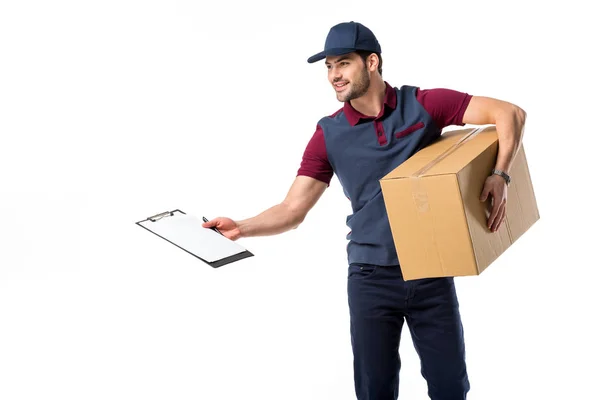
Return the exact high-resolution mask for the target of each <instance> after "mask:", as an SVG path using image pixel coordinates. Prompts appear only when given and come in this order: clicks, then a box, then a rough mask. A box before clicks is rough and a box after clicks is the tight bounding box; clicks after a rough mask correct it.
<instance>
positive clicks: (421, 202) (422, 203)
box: [410, 126, 488, 212]
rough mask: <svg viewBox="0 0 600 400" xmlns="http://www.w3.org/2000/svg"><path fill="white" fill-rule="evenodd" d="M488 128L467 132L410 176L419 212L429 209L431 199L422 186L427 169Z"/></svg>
mask: <svg viewBox="0 0 600 400" xmlns="http://www.w3.org/2000/svg"><path fill="white" fill-rule="evenodd" d="M486 128H488V126H483V127H480V128H475V129H473V130H472V131H470V132H467V133H465V134H464V135H463V136H462V137H461V138H460V139H459V140H458V142H456V143H454V144H453V145H452V146H450V147H449V148H448V149H446V151H444V152H442V154H440V155H439V156H437V157H436V158H434V159H433V160H431V161H430V162H429V163H427V164H426V165H425V166H423V167H422V168H421V169H419V170H417V171H415V172H414V173H413V174H412V175H411V176H410V181H411V186H412V193H413V200H414V202H415V205H416V206H417V210H418V211H419V212H427V211H429V199H428V197H427V191H426V190H425V189H423V187H422V186H421V182H420V179H419V178H420V177H421V176H423V174H425V173H426V172H427V171H429V170H430V169H431V168H432V167H433V166H435V165H436V164H438V163H439V162H440V161H442V160H443V159H444V158H446V157H448V156H449V155H450V154H452V153H453V152H454V151H456V149H458V148H459V147H460V146H461V145H462V144H463V143H465V142H467V141H468V140H469V139H472V138H474V137H475V136H476V135H477V134H478V133H480V132H481V131H483V130H485V129H486Z"/></svg>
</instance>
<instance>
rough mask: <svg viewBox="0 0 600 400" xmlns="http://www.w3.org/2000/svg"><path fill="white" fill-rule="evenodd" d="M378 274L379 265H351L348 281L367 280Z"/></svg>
mask: <svg viewBox="0 0 600 400" xmlns="http://www.w3.org/2000/svg"><path fill="white" fill-rule="evenodd" d="M375 272H377V265H373V264H359V263H355V264H350V266H349V267H348V279H367V278H369V277H371V276H373V275H375Z"/></svg>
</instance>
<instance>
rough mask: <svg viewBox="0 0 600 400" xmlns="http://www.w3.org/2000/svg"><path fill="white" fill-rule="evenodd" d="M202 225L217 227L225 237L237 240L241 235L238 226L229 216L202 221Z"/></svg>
mask: <svg viewBox="0 0 600 400" xmlns="http://www.w3.org/2000/svg"><path fill="white" fill-rule="evenodd" d="M202 226H203V227H204V228H217V229H218V230H219V232H221V233H222V234H223V236H225V237H226V238H227V239H231V240H237V239H239V238H240V237H242V233H241V231H240V227H239V226H238V224H236V223H235V221H234V220H232V219H230V218H225V217H217V218H213V219H211V220H210V221H208V222H204V223H203V224H202Z"/></svg>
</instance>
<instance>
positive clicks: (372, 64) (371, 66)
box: [367, 53, 379, 72]
mask: <svg viewBox="0 0 600 400" xmlns="http://www.w3.org/2000/svg"><path fill="white" fill-rule="evenodd" d="M378 67H379V59H378V58H377V54H375V53H373V54H371V55H370V56H369V57H367V69H368V70H369V71H370V72H377V68H378Z"/></svg>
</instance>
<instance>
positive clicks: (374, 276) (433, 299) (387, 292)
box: [348, 264, 470, 400]
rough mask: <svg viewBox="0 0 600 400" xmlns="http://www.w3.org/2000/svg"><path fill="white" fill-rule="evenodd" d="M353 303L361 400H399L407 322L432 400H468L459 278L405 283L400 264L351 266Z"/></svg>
mask: <svg viewBox="0 0 600 400" xmlns="http://www.w3.org/2000/svg"><path fill="white" fill-rule="evenodd" d="M348 304H349V306H350V329H351V338H352V351H353V353H354V384H355V389H356V396H357V398H358V400H396V399H398V387H399V374H400V355H399V352H398V349H399V346H400V332H401V331H402V326H403V325H404V321H405V320H406V324H407V326H408V329H409V331H410V333H411V336H412V340H413V343H414V346H415V349H416V351H417V354H418V355H419V358H420V360H421V374H422V375H423V377H424V378H425V380H426V381H427V387H428V393H429V397H430V398H431V399H432V400H463V399H466V396H467V392H468V391H469V388H470V386H469V379H468V377H467V368H466V364H465V345H464V338H463V327H462V322H461V318H460V313H459V310H458V300H457V297H456V291H455V288H454V280H453V278H431V279H419V280H414V281H405V280H404V279H403V278H402V272H401V270H400V267H399V266H397V265H396V266H392V267H383V266H375V265H370V264H351V265H350V266H349V269H348Z"/></svg>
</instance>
